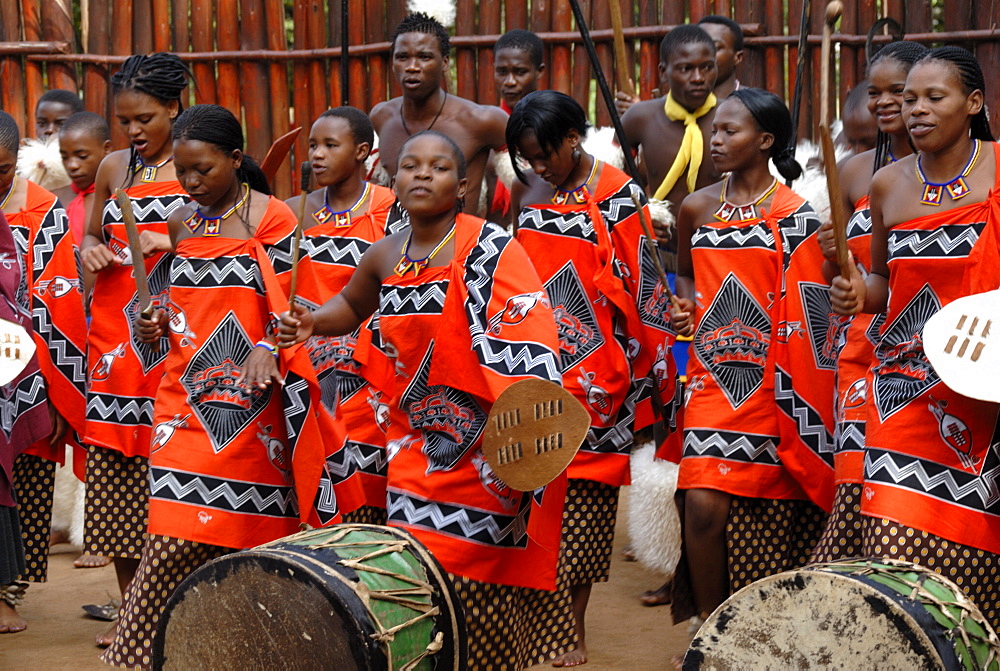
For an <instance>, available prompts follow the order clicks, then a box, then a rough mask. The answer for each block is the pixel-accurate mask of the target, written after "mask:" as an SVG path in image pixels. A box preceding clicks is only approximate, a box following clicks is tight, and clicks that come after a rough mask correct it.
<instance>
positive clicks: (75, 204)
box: [66, 182, 94, 244]
mask: <svg viewBox="0 0 1000 671" xmlns="http://www.w3.org/2000/svg"><path fill="white" fill-rule="evenodd" d="M70 188H72V189H73V193H75V194H76V198H74V199H73V200H71V201H70V202H69V205H67V206H66V216H68V217H69V230H71V231H72V232H73V239H74V240H76V244H80V243H81V242H82V241H83V236H84V235H86V233H87V205H86V198H87V196H89V195H90V194H92V193H94V183H93V182H91V183H90V186H88V187H87V188H86V189H84V190H83V191H81V190H80V189H78V188H77V187H76V184H73V183H72V182H70Z"/></svg>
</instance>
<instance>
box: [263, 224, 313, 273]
mask: <svg viewBox="0 0 1000 671" xmlns="http://www.w3.org/2000/svg"><path fill="white" fill-rule="evenodd" d="M294 239H295V234H294V232H289V234H288V235H286V236H285V237H283V238H282V239H280V240H278V241H277V242H275V243H274V244H273V245H265V246H264V248H265V250H266V251H267V258H268V259H270V261H271V267H272V268H274V272H275V273H277V274H278V275H280V274H281V273H287V272H289V271H291V269H292V244H293V242H294ZM299 244H300V248H299V256H300V257H302V256H306V255H307V254H308V253H309V243H308V242H300V243H299Z"/></svg>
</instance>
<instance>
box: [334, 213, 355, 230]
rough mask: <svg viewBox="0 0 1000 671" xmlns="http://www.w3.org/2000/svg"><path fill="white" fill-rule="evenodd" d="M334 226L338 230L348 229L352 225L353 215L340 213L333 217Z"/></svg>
mask: <svg viewBox="0 0 1000 671" xmlns="http://www.w3.org/2000/svg"><path fill="white" fill-rule="evenodd" d="M333 225H334V226H336V227H337V228H347V227H348V226H350V225H351V213H350V212H338V213H337V214H335V215H333Z"/></svg>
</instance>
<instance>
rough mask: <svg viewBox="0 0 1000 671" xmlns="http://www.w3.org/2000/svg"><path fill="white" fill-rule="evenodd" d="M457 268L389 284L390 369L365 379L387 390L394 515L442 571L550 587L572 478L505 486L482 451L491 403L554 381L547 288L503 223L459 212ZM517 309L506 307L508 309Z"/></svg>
mask: <svg viewBox="0 0 1000 671" xmlns="http://www.w3.org/2000/svg"><path fill="white" fill-rule="evenodd" d="M454 247H455V256H454V260H453V261H452V262H451V263H450V264H449V265H447V266H442V267H431V268H427V269H425V270H422V271H421V272H420V274H419V275H417V276H414V275H413V274H412V272H411V273H408V274H407V275H406V276H405V277H397V276H396V275H392V276H390V277H388V278H386V279H385V280H383V282H382V291H381V297H380V309H379V315H378V318H377V319H376V320H373V322H372V327H371V332H370V334H369V337H370V338H371V339H372V343H373V345H374V346H375V347H377V348H378V349H379V350H380V351H382V352H384V353H385V354H386V355H388V357H389V359H388V360H389V363H390V365H389V366H382V365H379V366H374V365H368V366H366V367H365V369H364V370H365V374H366V375H367V376H369V380H370V381H371V383H372V384H373V385H374V386H375V387H377V388H378V389H380V390H382V391H383V392H385V393H386V394H387V396H388V397H389V398H391V399H392V401H391V402H390V403H389V409H390V422H389V430H388V433H387V450H388V454H389V459H390V461H389V471H388V493H387V506H386V508H387V512H388V518H389V524H390V525H396V526H401V527H404V528H406V529H408V530H409V531H411V532H412V533H414V534H415V535H416V536H417V537H418V538H420V540H421V542H423V543H424V544H425V545H426V546H427V547H428V548H429V549H430V550H431V552H433V554H434V556H435V557H436V558H437V559H438V561H440V562H441V564H442V565H443V566H444V568H445V570H447V571H449V572H451V573H454V574H457V575H460V576H465V577H467V578H470V579H472V580H476V581H480V582H487V583H499V584H505V585H514V586H519V587H528V588H533V589H549V590H551V589H554V588H555V580H556V559H557V552H558V550H559V538H560V531H561V528H560V527H561V519H562V508H563V499H564V497H565V494H566V479H565V476H562V477H560V478H557V479H556V480H555V481H554V482H552V483H550V484H549V485H548V486H546V487H544V488H542V489H539V490H536V491H535V492H518V491H514V490H511V489H509V488H508V487H506V486H505V485H504V484H503V483H501V482H500V481H499V480H497V478H496V477H495V476H494V474H493V471H492V469H490V467H489V465H488V464H487V463H486V460H485V458H484V457H483V454H482V450H481V443H482V433H483V426H484V423H485V421H486V417H487V414H488V412H489V410H490V408H491V407H492V404H493V402H494V401H495V400H496V398H497V397H498V396H499V395H500V393H501V392H503V391H504V390H505V389H506V388H507V387H508V386H509V385H510V384H512V383H513V382H516V381H518V380H522V379H527V378H541V379H547V380H551V381H553V382H556V383H558V382H559V379H560V375H559V367H558V361H557V358H556V352H557V351H558V336H557V334H556V328H555V324H554V322H553V319H552V311H551V309H550V308H549V307H548V305H547V304H546V302H545V301H544V300H542V296H543V294H542V284H541V281H540V280H539V279H538V276H537V275H536V274H535V272H534V271H533V270H532V269H531V263H530V261H529V260H528V257H527V255H526V254H525V253H524V250H523V249H522V248H521V246H520V245H519V244H518V243H517V242H515V241H514V240H512V239H511V238H510V236H509V235H507V233H505V232H504V231H503V230H502V229H500V228H499V227H498V226H495V225H493V224H486V223H485V222H483V220H482V219H478V218H476V217H471V216H467V215H461V214H460V215H458V218H457V221H456V231H455V238H454ZM515 304H519V305H521V306H522V308H523V309H521V310H518V311H515V312H513V313H512V312H510V311H509V310H510V308H511V306H512V305H515Z"/></svg>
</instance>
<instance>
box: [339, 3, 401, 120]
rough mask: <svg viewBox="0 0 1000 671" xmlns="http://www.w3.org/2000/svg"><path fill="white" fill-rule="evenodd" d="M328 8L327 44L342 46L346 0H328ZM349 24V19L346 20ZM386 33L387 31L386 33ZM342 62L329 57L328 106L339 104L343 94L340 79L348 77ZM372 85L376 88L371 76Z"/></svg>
mask: <svg viewBox="0 0 1000 671" xmlns="http://www.w3.org/2000/svg"><path fill="white" fill-rule="evenodd" d="M329 3H330V4H329V10H330V11H328V12H327V13H326V21H327V35H328V36H329V38H328V44H329V45H330V46H331V47H339V46H342V44H341V43H342V42H343V41H344V38H343V27H342V26H343V23H342V21H341V16H342V14H343V8H344V7H345V6H346V5H347V0H329ZM378 5H379V8H380V9H384V6H383V5H382V3H381V2H379V3H378ZM347 23H348V24H350V19H349V18H348V21H347ZM386 34H387V35H388V33H386ZM342 66H343V62H342V58H337V59H331V61H330V74H329V77H330V79H329V83H328V86H329V87H330V106H331V107H333V106H334V105H341V104H342V102H341V101H342V100H343V98H344V97H343V95H342V92H341V88H340V87H341V80H343V79H348V78H349V76H348V77H345V76H344V75H343V67H342ZM372 87H374V88H378V84H377V83H375V80H374V78H372Z"/></svg>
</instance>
